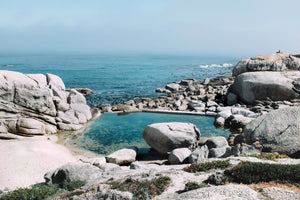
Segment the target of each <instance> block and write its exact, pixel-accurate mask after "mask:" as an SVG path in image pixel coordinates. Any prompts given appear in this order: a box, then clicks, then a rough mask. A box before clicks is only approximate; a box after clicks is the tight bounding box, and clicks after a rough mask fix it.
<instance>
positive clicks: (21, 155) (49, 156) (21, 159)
mask: <svg viewBox="0 0 300 200" xmlns="http://www.w3.org/2000/svg"><path fill="white" fill-rule="evenodd" d="M56 141H57V136H55V135H51V136H35V137H21V138H20V139H17V140H0V189H1V190H3V189H4V188H6V187H7V188H9V189H10V190H12V189H15V188H19V187H27V186H29V185H32V184H35V183H39V182H44V174H45V173H46V172H48V171H51V170H54V169H56V168H58V167H60V166H61V165H63V164H65V163H67V162H72V161H76V160H78V159H79V158H82V157H83V156H79V155H77V156H76V155H74V153H73V154H72V152H71V151H70V150H69V149H68V148H67V147H65V146H63V145H60V144H57V143H56Z"/></svg>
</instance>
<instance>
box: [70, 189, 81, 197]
mask: <svg viewBox="0 0 300 200" xmlns="http://www.w3.org/2000/svg"><path fill="white" fill-rule="evenodd" d="M83 193H84V191H82V190H78V191H74V192H70V194H68V196H69V197H72V196H75V195H76V196H80V195H82V194H83Z"/></svg>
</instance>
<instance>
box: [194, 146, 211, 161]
mask: <svg viewBox="0 0 300 200" xmlns="http://www.w3.org/2000/svg"><path fill="white" fill-rule="evenodd" d="M208 154H209V150H208V148H207V146H206V145H203V146H201V147H200V148H199V149H196V150H195V151H193V152H192V153H191V154H190V156H189V163H191V164H200V163H204V162H206V161H207V158H208Z"/></svg>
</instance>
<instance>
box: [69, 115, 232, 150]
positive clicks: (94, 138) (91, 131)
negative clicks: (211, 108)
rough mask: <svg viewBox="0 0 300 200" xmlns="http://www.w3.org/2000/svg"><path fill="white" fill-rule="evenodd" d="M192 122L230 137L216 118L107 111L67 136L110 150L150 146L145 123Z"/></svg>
mask: <svg viewBox="0 0 300 200" xmlns="http://www.w3.org/2000/svg"><path fill="white" fill-rule="evenodd" d="M161 122H189V123H193V124H195V125H196V126H197V127H198V129H199V130H200V132H201V136H223V137H226V138H228V136H229V134H230V132H229V131H228V130H220V129H216V128H215V127H214V125H213V123H214V118H211V117H205V116H196V115H179V114H161V113H144V112H138V113H131V114H125V115H124V114H122V115H120V114H117V113H104V114H102V116H101V117H100V118H99V119H97V120H94V121H93V122H92V123H91V124H90V125H89V126H87V128H86V129H85V130H81V131H77V132H75V133H73V134H72V135H71V136H69V137H68V140H67V143H68V144H70V145H74V146H75V147H78V148H81V149H85V150H89V151H93V152H95V153H98V154H109V153H112V152H113V151H116V150H118V149H121V148H125V147H128V146H137V147H139V148H149V146H148V145H147V144H146V142H145V141H144V139H143V131H144V129H145V127H146V126H147V125H149V124H152V123H161Z"/></svg>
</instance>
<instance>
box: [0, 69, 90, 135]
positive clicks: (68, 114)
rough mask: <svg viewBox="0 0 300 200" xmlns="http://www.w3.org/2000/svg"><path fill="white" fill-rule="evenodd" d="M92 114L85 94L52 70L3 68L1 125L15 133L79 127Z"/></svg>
mask: <svg viewBox="0 0 300 200" xmlns="http://www.w3.org/2000/svg"><path fill="white" fill-rule="evenodd" d="M91 118H92V114H91V111H90V108H89V106H87V105H86V100H85V97H84V96H83V95H82V94H81V93H79V92H77V91H76V90H70V91H67V90H66V88H65V85H64V83H63V81H62V79H61V78H60V77H58V76H56V75H53V74H47V75H46V76H45V75H43V74H22V73H19V72H13V71H5V70H1V71H0V125H1V126H2V127H3V129H6V130H7V131H8V132H10V133H15V134H22V135H24V134H26V135H36V134H48V133H55V132H56V131H57V130H76V129H79V128H81V127H82V124H84V123H86V122H87V121H88V120H90V119H91Z"/></svg>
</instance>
